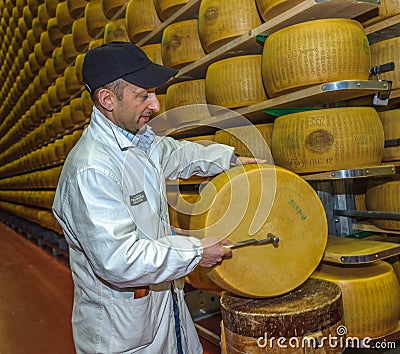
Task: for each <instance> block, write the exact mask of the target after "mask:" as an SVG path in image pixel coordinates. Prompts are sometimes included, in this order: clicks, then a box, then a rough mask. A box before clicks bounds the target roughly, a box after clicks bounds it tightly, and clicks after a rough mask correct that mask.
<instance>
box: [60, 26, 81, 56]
mask: <svg viewBox="0 0 400 354" xmlns="http://www.w3.org/2000/svg"><path fill="white" fill-rule="evenodd" d="M61 48H62V52H63V57H64V60H65V62H66V63H67V64H71V63H73V61H74V60H75V58H76V56H77V55H78V54H79V52H78V51H77V50H76V48H75V44H74V38H73V36H72V34H71V33H68V34H66V35H64V36H63V38H62V40H61Z"/></svg>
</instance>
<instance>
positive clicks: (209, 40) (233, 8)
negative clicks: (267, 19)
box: [199, 0, 261, 53]
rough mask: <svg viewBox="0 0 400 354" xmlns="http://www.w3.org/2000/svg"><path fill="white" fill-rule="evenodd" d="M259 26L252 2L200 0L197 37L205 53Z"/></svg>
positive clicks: (257, 15)
mask: <svg viewBox="0 0 400 354" xmlns="http://www.w3.org/2000/svg"><path fill="white" fill-rule="evenodd" d="M259 25H261V19H260V15H259V14H258V11H257V6H256V4H255V2H254V0H241V1H233V0H202V1H201V3H200V8H199V36H200V40H201V43H202V44H203V47H204V50H205V51H206V52H207V53H210V52H212V51H213V50H215V49H218V48H219V47H221V46H223V45H224V44H226V43H228V42H230V41H231V40H232V39H234V38H236V37H239V36H240V35H242V34H244V33H246V32H248V31H250V30H251V29H253V28H256V27H257V26H259Z"/></svg>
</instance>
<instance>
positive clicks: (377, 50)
mask: <svg viewBox="0 0 400 354" xmlns="http://www.w3.org/2000/svg"><path fill="white" fill-rule="evenodd" d="M389 62H394V70H392V71H388V72H386V73H382V74H379V77H380V79H382V80H390V81H392V89H398V88H400V37H395V38H390V39H386V40H384V41H381V42H378V43H375V44H372V45H371V65H372V66H377V65H382V64H386V63H389Z"/></svg>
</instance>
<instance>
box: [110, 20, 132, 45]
mask: <svg viewBox="0 0 400 354" xmlns="http://www.w3.org/2000/svg"><path fill="white" fill-rule="evenodd" d="M113 41H120V42H129V37H128V33H127V32H126V28H125V19H124V18H119V19H117V20H113V21H108V22H107V24H106V26H105V28H104V43H108V42H113Z"/></svg>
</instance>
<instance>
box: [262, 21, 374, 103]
mask: <svg viewBox="0 0 400 354" xmlns="http://www.w3.org/2000/svg"><path fill="white" fill-rule="evenodd" d="M370 66H371V54H370V47H369V43H368V38H367V36H366V34H365V33H364V29H363V27H362V26H361V24H360V23H359V22H357V21H355V20H349V19H323V20H314V21H308V22H303V23H299V24H296V25H292V26H289V27H286V28H283V29H281V30H279V31H277V32H275V33H273V34H271V35H270V36H269V37H268V38H267V40H266V41H265V44H264V50H263V58H262V76H263V80H264V84H265V87H266V90H267V93H268V96H269V97H277V96H279V95H282V94H285V93H288V92H291V91H295V90H299V89H302V88H306V87H308V86H312V85H317V84H320V83H324V82H332V81H341V80H368V76H369V69H370Z"/></svg>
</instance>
